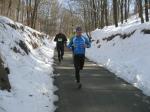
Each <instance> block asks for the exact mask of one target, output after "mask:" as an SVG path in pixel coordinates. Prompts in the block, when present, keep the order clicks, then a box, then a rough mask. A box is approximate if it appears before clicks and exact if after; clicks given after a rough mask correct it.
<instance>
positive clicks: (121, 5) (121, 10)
mask: <svg viewBox="0 0 150 112" xmlns="http://www.w3.org/2000/svg"><path fill="white" fill-rule="evenodd" d="M123 5H124V0H121V4H120V13H121V23H122V24H123Z"/></svg>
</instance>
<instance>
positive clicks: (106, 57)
mask: <svg viewBox="0 0 150 112" xmlns="http://www.w3.org/2000/svg"><path fill="white" fill-rule="evenodd" d="M144 32H145V33H144ZM92 37H93V38H92V47H91V48H90V49H88V50H87V52H86V56H87V57H88V58H89V59H91V60H93V61H95V62H97V63H98V64H99V65H103V66H104V67H106V68H108V69H109V70H110V71H112V72H114V73H115V74H116V75H117V76H118V77H121V78H123V79H125V80H126V81H128V82H129V83H132V84H133V85H134V86H136V87H138V88H139V89H141V90H142V91H143V92H144V93H145V94H147V95H149V96H150V81H149V80H150V71H149V68H150V50H149V48H150V23H144V24H141V23H140V21H139V19H135V17H132V18H131V19H130V20H129V22H128V23H125V24H123V25H121V24H120V25H119V27H118V28H115V26H108V27H105V28H104V29H102V30H101V29H96V30H95V31H93V32H92Z"/></svg>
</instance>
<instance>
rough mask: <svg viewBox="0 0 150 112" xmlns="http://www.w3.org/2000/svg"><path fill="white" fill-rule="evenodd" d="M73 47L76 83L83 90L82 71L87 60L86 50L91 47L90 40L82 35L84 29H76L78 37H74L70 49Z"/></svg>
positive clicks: (69, 45)
mask: <svg viewBox="0 0 150 112" xmlns="http://www.w3.org/2000/svg"><path fill="white" fill-rule="evenodd" d="M72 47H73V54H74V67H75V77H76V82H77V84H78V88H81V86H82V85H81V83H80V70H82V69H83V67H84V60H85V48H89V47H91V44H90V42H89V40H88V39H87V38H86V37H84V36H83V35H82V28H81V27H77V28H76V36H74V37H73V38H72V39H71V40H70V42H69V44H68V48H70V49H71V48H72Z"/></svg>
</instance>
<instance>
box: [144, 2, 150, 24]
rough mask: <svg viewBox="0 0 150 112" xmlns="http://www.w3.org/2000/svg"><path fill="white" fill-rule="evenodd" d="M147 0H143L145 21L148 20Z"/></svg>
mask: <svg viewBox="0 0 150 112" xmlns="http://www.w3.org/2000/svg"><path fill="white" fill-rule="evenodd" d="M148 16H149V15H148V0H145V19H146V22H148V21H149V17H148Z"/></svg>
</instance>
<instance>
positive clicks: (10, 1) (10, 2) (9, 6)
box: [4, 0, 12, 16]
mask: <svg viewBox="0 0 150 112" xmlns="http://www.w3.org/2000/svg"><path fill="white" fill-rule="evenodd" d="M11 5H12V0H9V5H8V10H7V16H9V12H10V10H11ZM4 10H5V9H4Z"/></svg>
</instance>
